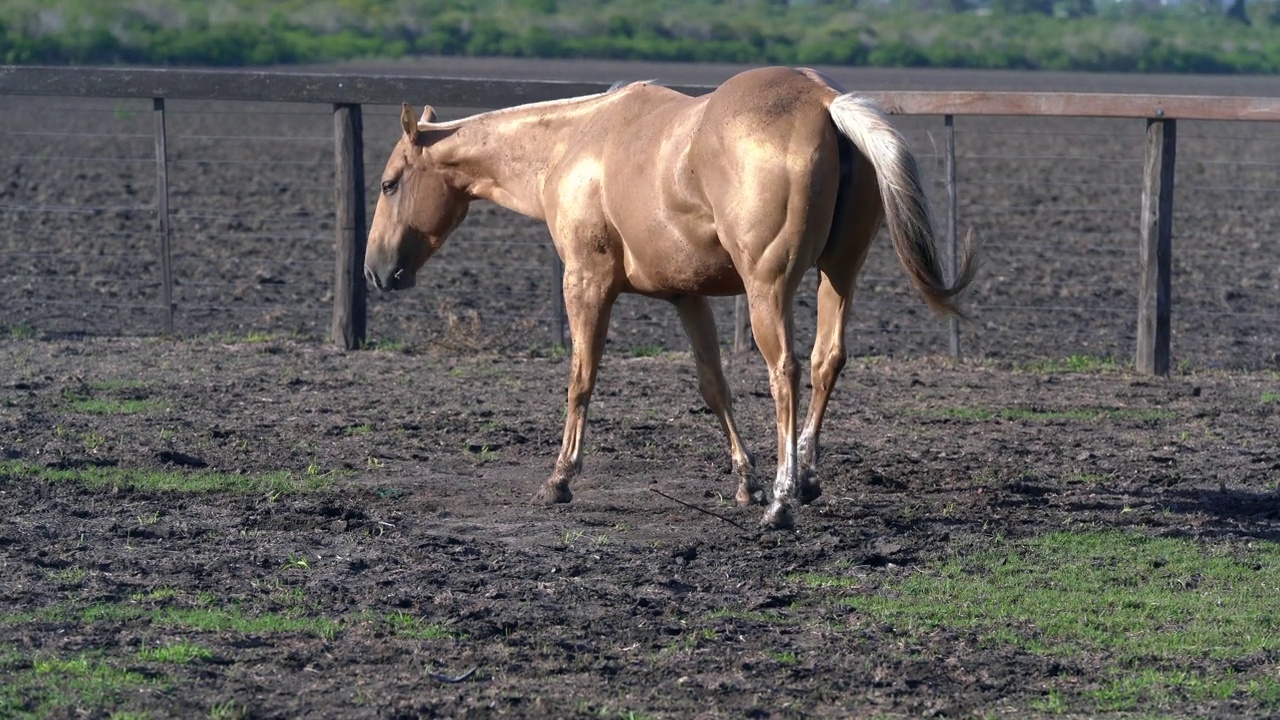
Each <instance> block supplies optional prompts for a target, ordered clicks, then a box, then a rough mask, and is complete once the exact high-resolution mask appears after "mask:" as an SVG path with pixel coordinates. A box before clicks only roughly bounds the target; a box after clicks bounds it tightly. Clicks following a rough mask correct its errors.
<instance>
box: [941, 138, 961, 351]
mask: <svg viewBox="0 0 1280 720" xmlns="http://www.w3.org/2000/svg"><path fill="white" fill-rule="evenodd" d="M944 122H945V123H946V126H947V258H948V259H947V263H948V265H949V272H950V273H951V277H950V278H948V280H947V281H948V283H949V284H951V285H954V284H955V282H956V279H957V278H959V277H960V252H959V250H958V248H957V247H956V219H957V216H958V213H959V209H958V207H957V202H958V201H957V197H958V191H957V188H956V118H955V116H954V115H947V116H946V117H945V118H944ZM947 324H948V328H947V330H948V332H947V335H948V337H949V339H950V345H951V357H953V358H955V359H957V360H959V359H960V318H957V317H955V316H954V315H953V316H951V317H950V318H949V319H948V323H947Z"/></svg>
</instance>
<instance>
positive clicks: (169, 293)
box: [151, 98, 176, 335]
mask: <svg viewBox="0 0 1280 720" xmlns="http://www.w3.org/2000/svg"><path fill="white" fill-rule="evenodd" d="M151 103H152V104H151V107H152V112H153V114H154V115H155V118H156V220H157V230H158V232H159V233H160V272H161V274H163V275H164V308H165V316H164V332H165V334H166V335H172V334H173V315H174V311H175V309H176V308H175V306H174V302H173V253H172V245H173V234H172V232H171V231H170V227H169V150H168V148H167V147H166V145H165V129H164V98H152V99H151Z"/></svg>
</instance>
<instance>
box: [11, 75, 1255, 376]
mask: <svg viewBox="0 0 1280 720" xmlns="http://www.w3.org/2000/svg"><path fill="white" fill-rule="evenodd" d="M672 87H674V88H675V89H676V90H680V91H682V92H686V93H689V94H691V95H697V94H702V93H705V92H708V91H709V90H710V89H711V88H710V87H707V86H681V85H674V86H672ZM606 88H607V85H606V84H605V83H585V82H559V81H535V80H500V79H460V78H439V77H399V76H382V75H377V76H357V75H338V74H316V73H312V74H304V73H287V72H244V71H208V70H169V69H125V68H50V67H14V66H0V95H41V96H62V97H67V96H71V97H75V96H84V97H108V98H151V99H152V100H153V101H154V103H153V109H154V113H155V119H156V122H155V148H156V150H155V152H156V171H157V174H158V183H157V188H158V189H157V197H156V212H157V216H158V220H159V222H158V223H157V227H158V232H159V238H158V241H159V246H160V256H161V261H162V272H163V273H164V275H165V277H164V281H163V292H164V301H165V304H166V307H167V308H168V318H167V323H166V330H167V331H168V332H170V333H172V331H173V326H172V323H173V313H174V307H175V306H174V303H173V296H172V277H171V271H170V264H171V263H170V257H169V255H170V253H169V245H170V233H171V231H170V224H169V218H168V214H169V213H168V200H169V198H168V186H167V182H166V173H167V165H168V160H167V155H166V142H165V100H166V99H184V100H238V101H259V102H304V103H323V104H328V105H331V106H332V107H333V112H334V164H335V170H336V173H335V174H336V186H335V202H334V212H335V220H336V223H335V225H336V228H337V238H336V240H337V252H336V257H335V274H334V293H333V296H334V309H333V324H332V337H333V339H334V341H335V342H336V343H338V344H339V345H341V346H342V347H345V348H349V349H350V348H355V347H358V346H359V345H360V344H361V343H362V342H363V341H364V338H365V287H364V276H363V273H362V268H361V265H362V262H363V257H364V248H365V242H366V235H367V216H366V208H365V200H364V198H365V183H364V169H363V146H362V145H363V144H362V139H361V134H362V117H361V107H362V106H363V105H398V104H399V103H400V102H402V101H403V100H405V99H406V98H415V99H419V100H429V101H430V102H431V103H432V104H435V105H439V106H448V107H467V108H495V107H506V106H510V105H517V104H521V103H528V102H538V101H542V100H555V99H560V98H567V97H574V96H578V95H587V94H592V93H598V92H601V91H603V90H605V89H606ZM865 95H866V96H867V97H870V98H872V99H874V100H876V101H877V102H879V103H880V105H881V106H882V107H884V108H885V109H886V110H887V111H888V112H890V113H893V114H900V115H941V116H943V118H944V121H945V124H946V147H945V153H946V184H947V198H948V212H947V214H946V228H945V229H946V237H947V243H948V257H949V260H950V268H951V270H950V271H951V273H952V274H953V275H954V272H955V266H956V207H957V201H956V196H957V189H956V180H955V158H956V153H955V135H954V126H953V119H954V117H955V116H958V115H981V116H1021V117H1031V116H1042V117H1103V118H1132V119H1145V120H1146V123H1147V132H1146V146H1145V165H1144V180H1143V187H1142V198H1141V207H1142V210H1141V212H1142V215H1141V217H1142V222H1141V224H1140V227H1139V229H1138V230H1139V232H1138V242H1139V267H1138V268H1137V269H1136V281H1137V285H1138V290H1139V291H1138V308H1137V338H1138V341H1137V352H1136V358H1135V362H1136V365H1137V368H1138V369H1139V370H1140V371H1143V372H1147V373H1154V374H1161V375H1163V374H1167V373H1168V372H1169V369H1170V356H1171V353H1170V349H1171V348H1170V344H1171V337H1170V336H1171V333H1170V308H1171V304H1170V298H1171V288H1172V280H1171V275H1172V264H1171V259H1172V247H1171V238H1172V227H1173V223H1172V219H1173V184H1174V163H1175V159H1176V155H1177V152H1176V151H1177V121H1178V120H1179V119H1186V120H1225V121H1244V120H1248V121H1273V122H1274V121H1280V98H1242V97H1209V96H1155V95H1117V94H1100V93H1024V92H923V91H902V92H869V93H865ZM737 307H738V312H737V313H736V314H737V317H736V318H735V325H734V327H735V333H734V335H735V346H736V347H738V348H739V349H742V348H743V347H744V346H745V345H746V343H747V338H748V337H749V329H748V328H749V324H748V323H747V319H746V313H745V304H744V303H741V302H739V303H738V306H737ZM562 318H563V315H562V311H561V314H559V315H558V316H557V318H555V320H554V321H553V323H552V327H553V329H554V332H556V333H558V335H559V338H558V339H559V340H560V341H562V342H563V338H564V324H563V319H562ZM950 333H951V337H950V347H951V352H952V354H953V355H956V356H958V355H959V353H960V344H959V326H958V324H956V323H954V322H953V323H952V325H951V328H950Z"/></svg>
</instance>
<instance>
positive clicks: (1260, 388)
mask: <svg viewBox="0 0 1280 720" xmlns="http://www.w3.org/2000/svg"><path fill="white" fill-rule="evenodd" d="M0 357H2V358H3V361H2V362H0V368H4V369H3V371H2V372H0V403H2V406H3V409H2V411H0V450H2V451H3V453H4V456H5V457H6V458H9V459H12V460H20V461H22V462H26V463H32V464H35V465H38V466H50V467H58V468H85V467H92V466H114V467H119V468H133V469H141V470H164V469H170V470H172V469H182V468H201V469H216V470H219V471H223V472H230V473H263V472H267V471H273V470H283V471H290V472H294V473H305V471H303V470H302V469H303V468H310V469H311V470H310V472H311V473H312V474H316V475H325V476H327V475H329V474H330V473H333V474H334V475H333V477H334V478H335V479H334V481H333V482H334V488H333V489H332V490H331V491H328V492H321V493H313V494H284V495H279V496H275V497H273V496H271V495H269V494H265V493H263V494H249V495H236V494H215V495H210V496H204V495H191V494H172V493H164V492H153V491H129V490H114V491H113V490H112V489H110V488H107V489H93V490H89V489H85V488H84V487H82V486H80V485H78V484H74V483H65V482H57V481H52V480H38V479H32V478H30V477H24V476H23V475H22V474H21V473H15V472H13V471H8V472H5V471H0V570H2V572H0V577H2V578H3V579H0V615H2V616H6V617H7V616H11V615H14V614H20V613H29V612H31V611H33V610H35V609H47V608H50V607H56V606H58V605H59V604H60V603H61V604H62V605H63V606H69V607H71V608H87V607H93V606H94V605H95V604H98V603H113V602H114V603H124V602H126V600H127V599H129V598H134V599H135V601H134V602H133V604H134V605H140V606H141V607H142V608H143V609H150V608H153V606H159V607H167V606H169V605H172V606H174V607H176V608H179V609H181V608H193V607H198V606H199V605H200V603H201V602H204V603H212V604H213V605H214V606H216V607H222V608H230V607H234V608H239V609H241V610H242V611H244V612H246V613H271V612H277V613H278V612H289V613H292V614H294V615H296V616H298V617H304V618H312V619H316V618H319V619H329V620H331V621H332V622H334V623H336V624H338V626H339V627H340V628H341V629H340V630H339V631H338V632H336V634H334V635H333V636H332V637H320V638H317V637H315V636H313V635H308V634H307V633H305V632H295V633H283V634H281V633H274V634H268V633H261V632H260V633H255V632H253V631H251V630H250V631H246V630H242V629H235V628H232V629H221V630H220V629H209V630H204V631H191V630H185V631H180V630H174V629H173V628H171V627H169V626H167V625H165V624H164V623H162V622H159V621H154V620H153V621H139V620H136V619H134V620H129V619H121V620H116V621H112V620H104V621H99V622H94V623H89V624H85V623H80V622H72V621H70V620H64V621H61V622H60V621H57V620H56V619H52V620H44V621H41V622H26V623H18V624H16V625H14V624H9V625H7V626H3V627H0V637H3V638H4V641H5V642H7V643H9V644H13V645H17V646H19V647H21V648H24V649H26V650H27V651H31V652H40V653H61V654H64V655H66V654H74V653H76V652H80V651H86V650H95V651H101V650H105V651H106V652H108V653H114V654H127V653H129V652H131V651H136V649H137V648H140V647H143V646H150V645H154V644H157V643H161V642H164V641H167V640H170V639H172V638H175V637H180V638H184V639H186V640H188V641H195V642H198V643H200V644H202V645H203V646H206V647H209V648H212V650H213V654H214V662H213V663H211V664H196V665H192V666H179V667H178V668H177V669H175V670H172V671H171V672H170V674H171V675H173V674H174V673H176V680H175V681H174V682H172V683H170V684H169V685H168V686H167V688H166V689H151V690H139V691H136V692H130V693H125V694H124V696H123V697H122V698H119V699H118V700H117V701H116V704H108V705H107V706H106V707H105V709H104V708H103V707H98V708H92V709H91V710H92V712H90V715H94V716H99V715H105V713H106V711H107V710H111V709H114V708H124V709H130V710H134V711H139V710H141V711H146V712H148V713H150V715H151V716H152V717H184V716H186V717H190V716H191V714H192V713H193V712H203V711H204V709H206V708H210V707H214V706H217V705H218V704H219V703H226V702H229V701H234V702H235V703H237V706H238V707H239V708H240V709H242V710H246V711H248V715H249V716H251V717H272V718H276V717H278V718H285V717H303V716H312V717H321V716H342V717H439V716H451V717H452V716H477V717H483V716H494V715H509V716H523V717H591V716H605V717H628V715H627V714H626V713H628V712H631V713H635V714H633V715H631V717H689V716H693V715H709V716H726V717H741V716H752V717H802V716H811V715H844V716H848V715H858V716H867V715H873V714H881V715H889V716H895V715H912V716H918V715H938V716H947V717H954V716H961V715H968V714H974V713H979V712H998V711H999V710H1000V709H1001V708H1011V709H1015V710H1018V712H1017V713H1015V714H1019V715H1021V714H1022V713H1025V712H1026V711H1027V708H1028V707H1029V703H1030V702H1032V701H1033V700H1035V699H1036V698H1039V697H1042V696H1043V695H1044V693H1045V692H1046V690H1047V688H1051V687H1055V686H1059V685H1060V684H1061V683H1062V682H1063V681H1064V678H1068V679H1071V682H1073V683H1076V684H1077V685H1078V686H1079V687H1084V688H1087V687H1089V686H1090V685H1089V684H1090V683H1091V682H1101V680H1099V679H1098V678H1096V677H1094V676H1093V675H1092V674H1091V667H1090V661H1089V660H1088V659H1087V658H1086V659H1081V660H1078V661H1073V660H1069V659H1065V660H1064V659H1062V658H1055V659H1046V658H1045V657H1043V656H1040V655H1035V654H1031V653H1027V652H1021V651H1013V650H1009V649H1007V648H1005V649H1001V648H1000V647H999V646H996V647H992V646H991V644H990V643H984V642H983V641H982V639H981V638H980V637H976V636H969V635H966V634H965V633H963V632H954V633H953V632H948V633H944V634H941V635H938V636H936V637H932V638H930V640H929V642H928V643H927V644H921V643H919V642H918V641H913V642H909V643H907V644H905V645H904V644H903V642H902V638H901V637H900V636H899V635H898V634H897V633H895V630H894V628H892V627H887V626H879V625H874V624H873V625H868V624H866V623H865V622H862V621H860V618H859V617H858V616H857V615H856V614H855V613H851V612H850V611H849V608H847V607H842V606H841V605H839V604H836V603H832V602H830V597H829V595H826V594H824V593H825V592H827V591H824V590H820V589H815V588H812V587H807V586H805V585H804V584H802V583H799V582H797V581H795V579H794V575H795V574H797V573H827V574H831V575H834V576H837V577H842V578H847V579H848V582H849V583H850V586H851V587H852V588H854V590H852V591H853V592H858V593H875V592H877V588H878V587H879V586H880V585H881V584H882V583H884V582H886V581H887V580H888V579H891V578H892V577H894V576H895V575H897V574H901V573H906V572H911V571H913V569H914V568H917V567H919V566H921V565H925V564H927V563H930V562H932V561H936V560H939V559H945V558H953V557H963V556H964V554H965V553H967V552H972V551H974V550H975V549H977V548H981V547H983V546H984V545H985V544H987V543H990V542H992V541H993V540H994V539H996V538H1008V539H1017V538H1025V537H1031V536H1035V535H1037V534H1040V533H1044V532H1051V531H1053V530H1057V529H1063V528H1085V529H1087V528H1125V529H1134V530H1138V531H1141V532H1143V533H1153V534H1158V535H1171V536H1179V537H1192V538H1202V539H1205V540H1206V541H1211V542H1215V543H1232V542H1246V541H1249V540H1255V539H1269V540H1275V539H1278V538H1280V505H1278V504H1277V498H1276V483H1275V477H1276V472H1277V470H1280V463H1278V462H1277V457H1280V455H1278V454H1277V439H1278V435H1280V431H1277V427H1280V426H1278V425H1277V422H1276V420H1277V411H1278V410H1280V404H1277V403H1276V402H1274V401H1271V402H1264V401H1263V398H1264V397H1274V393H1275V392H1276V390H1277V389H1278V383H1277V380H1276V379H1275V377H1274V376H1273V375H1269V374H1268V375H1258V374H1242V373H1230V374H1228V373H1222V372H1206V373H1200V374H1189V375H1179V376H1176V377H1174V378H1172V379H1168V380H1152V379H1148V378H1144V377H1139V376H1134V375H1131V374H1129V373H1126V372H1122V371H1103V372H1094V373H1086V374H1075V373H1064V372H1043V371H1037V372H1018V371H1011V370H1004V369H998V368H994V367H991V366H989V365H976V364H964V365H959V366H956V365H953V364H952V363H950V362H949V361H941V360H927V359H926V360H895V361H880V360H857V361H854V362H852V363H851V365H850V367H849V368H848V369H847V370H846V372H845V378H844V384H843V385H842V389H841V390H840V391H839V394H838V399H837V401H836V402H835V403H834V404H833V406H832V411H831V415H830V421H829V425H828V427H829V430H828V432H827V434H826V437H825V440H826V442H825V447H826V452H825V455H824V457H823V459H822V461H821V473H820V475H821V480H822V482H823V483H824V488H825V493H824V494H823V496H822V497H821V498H819V499H818V500H817V501H816V502H815V503H814V504H812V505H810V506H808V507H807V508H805V509H803V510H802V511H801V512H800V513H799V515H798V518H797V519H798V527H797V529H796V530H795V531H794V532H788V533H778V532H759V531H757V530H756V525H755V523H756V521H757V520H758V517H759V514H760V510H759V508H747V509H739V508H736V507H734V506H733V504H732V493H733V489H734V486H735V485H734V483H735V480H734V478H733V476H732V475H731V473H730V472H729V467H728V465H729V461H728V456H727V452H726V451H725V449H724V448H723V447H722V441H721V439H720V437H719V431H718V429H717V428H716V425H715V421H714V419H713V418H712V417H710V416H709V415H708V414H707V412H706V411H705V409H704V408H703V406H702V403H701V401H700V400H699V399H698V397H697V391H696V379H695V375H694V370H693V367H692V362H691V359H690V358H689V357H688V356H687V355H686V354H681V353H669V354H664V355H660V356H657V357H647V358H611V359H609V360H607V362H606V364H605V367H604V369H603V372H602V377H601V386H600V388H599V391H598V394H597V402H596V403H595V405H594V406H593V418H592V422H591V426H590V433H589V444H588V458H587V465H586V472H585V475H584V478H583V479H582V481H580V482H578V483H577V484H576V486H575V488H574V489H575V493H576V497H575V500H574V502H573V503H572V504H570V505H567V506H563V507H555V508H551V509H544V508H541V507H534V506H531V505H530V504H529V502H528V500H529V498H530V496H531V494H532V493H533V492H534V490H535V489H536V487H537V486H538V484H539V483H540V482H541V481H542V480H543V479H544V477H545V475H546V473H548V472H549V470H550V467H551V464H552V462H553V460H554V457H555V453H556V451H557V444H558V441H559V433H560V428H559V421H560V417H561V416H560V407H561V405H562V399H561V394H562V388H563V382H564V374H565V372H566V363H565V362H563V361H555V360H548V359H540V358H534V359H524V360H521V359H509V358H502V359H499V358H492V357H474V358H462V359H459V358H449V357H439V356H429V355H421V354H418V355H415V354H407V353H403V352H392V351H364V352H353V353H342V352H339V351H336V350H332V349H329V348H327V347H325V346H321V345H316V344H314V343H307V342H296V341H288V340H271V341H265V342H238V343H233V344H222V343H219V342H213V341H210V342H171V341H165V340H116V339H103V340H87V341H35V340H28V341H9V342H6V343H4V344H3V345H2V346H0ZM728 372H729V375H730V378H731V384H732V387H733V389H734V392H735V394H736V396H737V397H738V398H739V402H738V412H739V416H740V418H741V421H742V424H743V427H744V432H745V433H746V437H748V438H750V442H751V443H752V447H753V449H754V450H755V451H756V452H757V454H758V460H759V461H760V465H761V468H762V469H764V472H765V473H769V470H768V469H769V468H771V467H772V460H773V457H772V452H771V451H770V448H769V446H770V445H771V444H772V443H771V442H769V438H770V437H771V433H772V425H771V423H772V418H771V415H772V408H771V401H770V400H769V399H768V385H767V378H766V376H765V373H764V370H763V367H762V363H761V362H760V361H758V360H756V359H755V358H751V357H744V358H737V359H735V360H733V362H731V363H730V365H729V371H728ZM125 380H128V382H123V381H125ZM1265 393H1273V395H1269V396H1267V395H1264V394H1265ZM77 398H80V399H83V398H90V399H97V400H101V401H104V402H106V401H112V400H115V401H124V400H133V401H141V402H143V403H145V404H144V407H145V408H146V409H145V410H141V411H138V412H132V413H116V414H93V413H90V412H86V411H84V410H77V407H84V406H83V405H82V404H81V405H79V406H77V405H76V404H75V403H74V402H73V400H75V399H77ZM984 409H985V410H987V411H988V412H987V413H985V414H984V413H982V412H974V411H982V410H984ZM1014 410H1019V411H1022V415H1013V414H1011V412H1010V411H1014ZM655 490H656V491H661V492H662V493H665V494H666V495H667V496H670V498H672V499H669V498H668V497H664V496H663V495H659V494H658V493H657V492H654V491H655ZM677 500H679V501H683V502H684V503H689V504H691V505H694V506H696V507H698V508H701V509H703V510H706V511H709V512H713V513H717V514H718V515H720V516H721V517H719V518H717V517H713V516H710V515H708V514H704V513H702V512H698V511H695V510H693V509H690V508H688V507H686V506H685V505H683V504H679V503H678V502H677ZM299 558H304V559H305V561H306V563H305V564H306V568H305V569H300V568H298V567H296V561H297V559H299ZM66 568H80V569H83V570H84V572H83V573H82V574H80V575H78V576H77V577H76V578H75V579H71V580H68V579H66V577H65V574H63V575H59V574H58V571H59V570H61V569H66ZM56 578H62V579H61V580H59V579H56ZM166 588H169V589H175V590H177V593H176V594H175V595H173V596H171V597H167V599H165V600H155V601H151V600H147V599H145V598H148V597H152V596H155V594H156V592H157V591H158V590H163V589H166ZM149 594H150V595H149ZM138 598H144V599H138ZM201 598H205V599H204V600H201ZM394 613H404V614H406V615H407V616H409V617H411V618H415V619H417V621H418V622H420V623H427V624H430V625H431V626H432V627H441V628H447V629H448V632H447V634H446V635H445V636H443V637H431V638H426V639H422V638H416V637H408V638H406V637H403V636H401V635H397V634H394V633H391V632H389V631H386V630H385V628H381V626H378V625H376V624H374V623H372V622H368V621H361V620H360V618H362V617H365V618H367V617H384V616H387V615H388V614H394ZM1206 662H1209V661H1208V660H1206ZM1258 662H1260V663H1264V664H1265V663H1266V662H1268V661H1267V660H1266V659H1265V658H1259V660H1258ZM472 668H476V670H475V673H474V674H473V675H471V676H469V677H468V679H467V680H466V681H465V682H461V683H456V684H454V683H448V682H445V681H443V680H442V679H440V678H442V677H443V678H455V677H457V676H458V675H461V674H463V673H465V672H468V671H470V670H471V669H472ZM1255 669H1256V668H1251V667H1241V668H1238V672H1240V673H1242V674H1247V673H1249V672H1251V671H1253V670H1255ZM1181 712H1186V713H1187V715H1188V716H1214V717H1233V716H1249V715H1255V716H1256V715H1257V714H1258V713H1259V712H1261V708H1258V707H1251V706H1249V705H1248V704H1241V703H1240V702H1239V701H1235V702H1229V701H1221V702H1217V703H1200V704H1197V705H1192V706H1188V707H1183V708H1180V709H1179V712H1178V713H1175V714H1181ZM68 714H74V713H72V712H71V711H68Z"/></svg>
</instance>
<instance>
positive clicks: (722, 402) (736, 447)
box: [672, 295, 762, 505]
mask: <svg viewBox="0 0 1280 720" xmlns="http://www.w3.org/2000/svg"><path fill="white" fill-rule="evenodd" d="M672 304H673V305H675V306H676V311H677V312H679V313H680V322H681V323H682V324H683V325H684V331H685V333H686V334H688V336H689V343H690V345H691V346H692V347H693V358H694V360H695V361H696V363H697V366H698V389H699V390H701V391H702V398H703V399H704V400H706V402H707V406H708V407H710V408H711V412H713V413H715V416H716V418H717V419H718V420H720V427H721V429H723V430H724V434H725V436H726V437H727V438H728V440H729V454H730V455H731V456H732V457H733V471H734V473H736V474H737V476H738V492H737V494H736V495H734V497H735V499H736V500H737V501H738V504H739V505H749V504H751V503H752V502H753V501H754V500H755V497H756V496H757V494H758V493H759V492H760V491H761V489H762V488H760V486H759V485H757V484H756V482H755V479H754V477H753V475H754V470H755V459H754V458H752V457H751V453H750V452H748V451H747V449H746V446H745V445H743V443H742V437H741V436H740V435H738V427H737V425H736V424H735V423H734V421H733V399H732V397H731V396H730V394H729V385H728V383H726V382H725V381H724V371H723V370H722V369H721V366H720V345H719V343H717V342H716V321H715V317H714V316H713V315H712V313H711V306H710V305H709V304H708V303H707V300H706V298H703V297H698V296H694V295H683V296H681V297H678V298H676V299H675V300H673V301H672Z"/></svg>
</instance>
